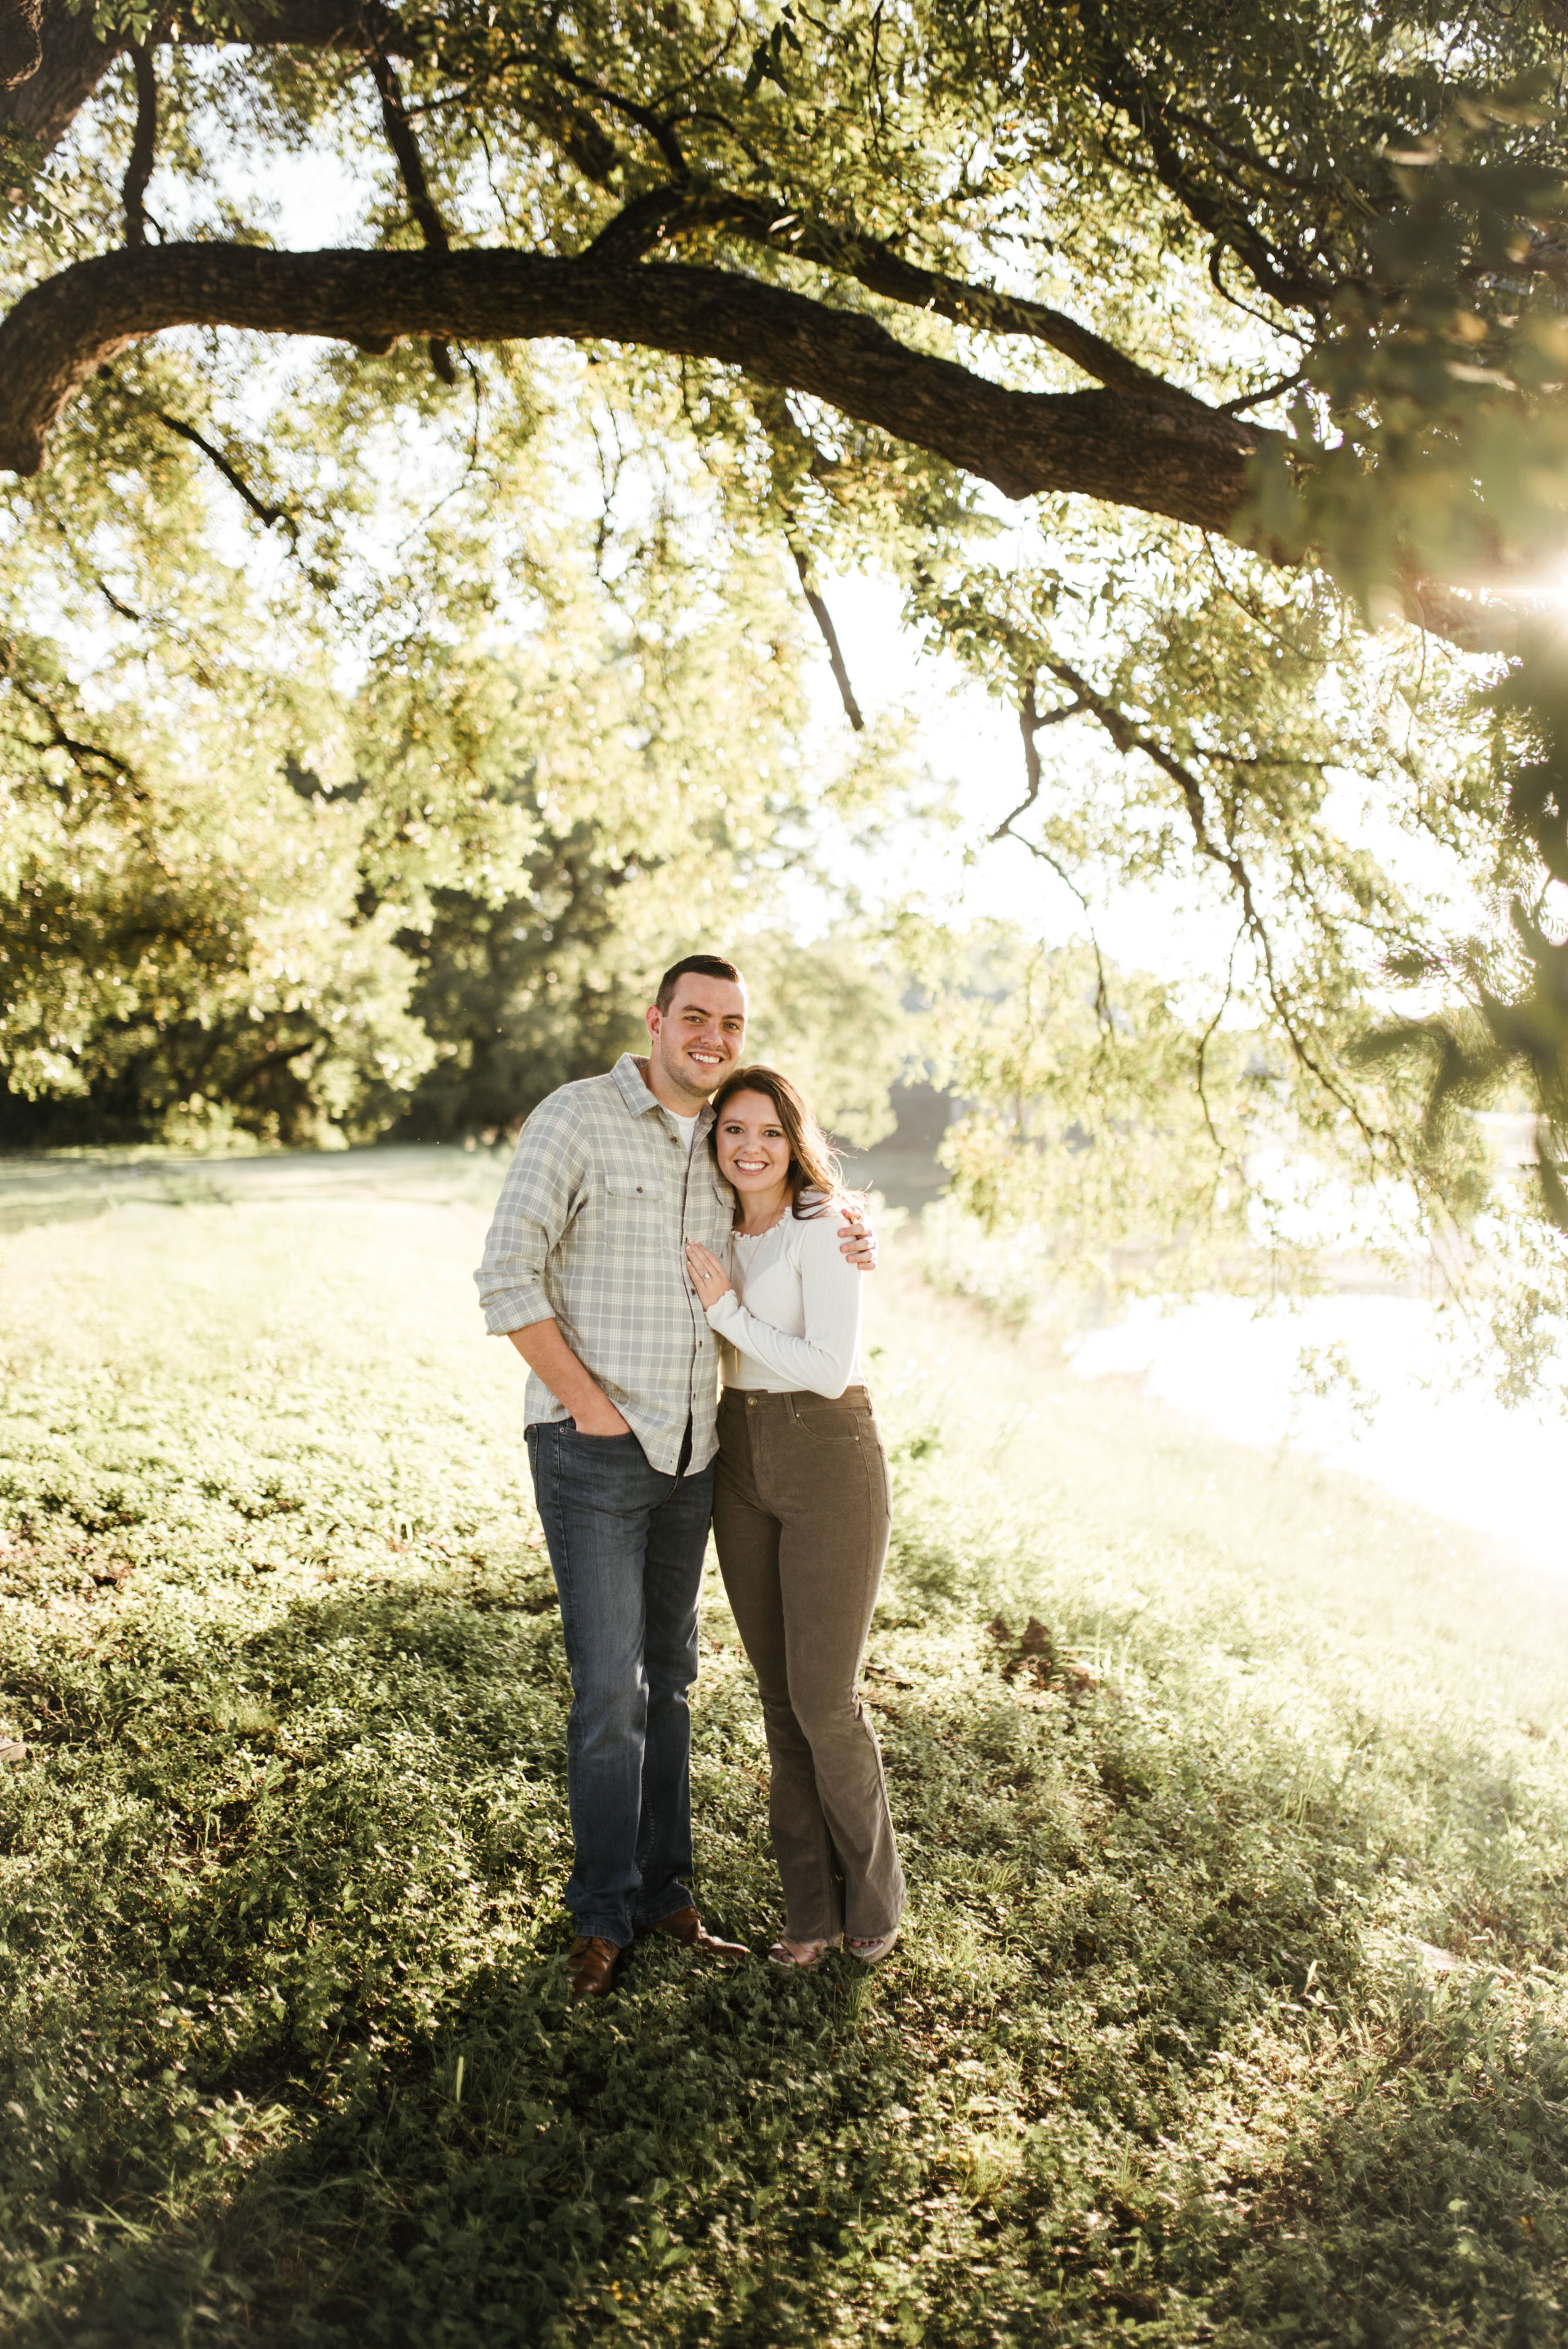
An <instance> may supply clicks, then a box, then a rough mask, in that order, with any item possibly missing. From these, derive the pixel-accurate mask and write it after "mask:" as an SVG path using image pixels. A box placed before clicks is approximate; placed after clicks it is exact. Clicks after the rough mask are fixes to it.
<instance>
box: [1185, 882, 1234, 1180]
mask: <svg viewBox="0 0 1568 2349" xmlns="http://www.w3.org/2000/svg"><path fill="white" fill-rule="evenodd" d="M1246 934H1247V929H1246V924H1245V923H1244V922H1243V925H1242V926H1241V928H1240V929H1239V930H1238V931H1237V932H1236V935H1235V936H1234V937H1233V939H1232V940H1231V953H1230V958H1229V960H1228V961H1227V963H1226V965H1225V991H1224V993H1223V995H1222V997H1221V998H1220V1008H1219V1009H1218V1010H1217V1011H1216V1012H1215V1014H1214V1016H1213V1018H1212V1019H1211V1020H1210V1022H1209V1024H1208V1026H1207V1027H1206V1028H1205V1029H1204V1030H1203V1032H1202V1035H1201V1036H1200V1037H1199V1039H1198V1053H1197V1066H1196V1082H1197V1087H1198V1102H1199V1106H1200V1108H1201V1109H1202V1112H1203V1123H1204V1124H1205V1125H1206V1126H1207V1127H1208V1129H1209V1139H1210V1141H1211V1142H1212V1143H1213V1145H1214V1148H1215V1150H1216V1151H1217V1152H1218V1153H1219V1154H1220V1156H1221V1157H1222V1158H1223V1157H1224V1155H1225V1145H1224V1143H1222V1141H1221V1139H1220V1134H1219V1129H1218V1127H1217V1126H1216V1125H1215V1123H1214V1120H1213V1116H1212V1112H1211V1111H1210V1108H1209V1075H1208V1065H1207V1063H1208V1052H1209V1046H1210V1044H1211V1043H1212V1041H1213V1036H1214V1030H1216V1029H1217V1028H1218V1026H1219V1024H1220V1022H1221V1020H1222V1019H1223V1018H1224V1016H1225V1013H1226V1012H1227V1010H1228V1009H1230V1002H1231V993H1232V989H1233V988H1234V986H1235V979H1236V948H1237V947H1239V946H1240V945H1241V943H1242V940H1243V938H1244V937H1245V936H1246Z"/></svg>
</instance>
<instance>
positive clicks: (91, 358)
mask: <svg viewBox="0 0 1568 2349" xmlns="http://www.w3.org/2000/svg"><path fill="white" fill-rule="evenodd" d="M170 326H236V327H244V328H249V329H251V330H253V331H259V332H261V333H263V334H286V335H321V336H327V337H330V338H332V339H334V340H340V341H345V342H350V343H355V344H356V345H358V346H359V347H361V348H362V349H366V350H370V351H380V352H385V351H387V350H389V349H390V348H391V347H393V345H394V344H395V343H396V342H397V341H398V340H399V339H400V338H401V337H403V336H409V335H418V336H432V335H438V336H452V337H454V338H455V339H460V340H463V341H466V342H500V341H508V340H514V339H515V340H529V339H533V338H537V337H539V336H562V337H565V338H567V339H569V340H573V341H579V342H582V341H593V342H599V341H604V342H618V343H632V344H638V345H641V346H644V347H646V348H649V349H653V350H663V351H670V352H675V353H678V354H681V355H684V356H686V357H693V358H709V359H717V360H719V361H721V362H723V363H724V364H727V365H728V366H732V367H741V368H744V369H745V370H746V371H747V372H748V374H750V375H752V376H754V377H757V378H760V379H761V380H762V381H763V382H766V383H772V384H777V385H779V386H780V387H781V388H786V389H793V390H798V391H801V392H804V393H806V394H808V395H809V396H810V397H811V398H818V399H820V400H823V401H825V402H826V403H827V404H828V405H829V406H830V407H833V408H836V409H840V410H841V412H842V413H843V414H845V415H847V416H851V417H853V418H854V419H856V420H857V421H859V422H861V423H863V424H869V425H871V426H872V427H874V428H876V429H881V430H882V431H885V432H887V433H890V434H892V436H893V437H895V438H896V439H898V440H907V441H909V442H911V443H913V446H914V447H916V448H919V449H924V450H929V451H930V452H931V453H932V454H933V455H934V456H937V457H941V458H944V459H945V460H947V461H948V462H949V463H950V464H953V465H955V466H957V467H958V468H959V469H960V470H961V471H965V472H967V473H970V474H973V475H974V476H975V477H976V478H977V479H979V480H982V481H990V482H992V483H994V484H995V487H996V488H997V489H999V490H1000V491H1002V492H1003V493H1004V494H1005V495H1006V496H1007V497H1010V498H1025V497H1030V496H1033V495H1035V494H1037V492H1042V491H1078V492H1081V493H1082V494H1084V495H1085V496H1088V497H1093V498H1099V499H1103V500H1106V501H1107V502H1110V503H1113V504H1117V505H1124V506H1132V507H1136V508H1139V509H1140V510H1141V511H1143V512H1148V513H1158V514H1165V515H1168V516H1170V517H1171V519H1172V520H1173V521H1176V522H1184V523H1196V524H1197V525H1198V526H1199V527H1200V528H1202V529H1205V530H1218V531H1223V530H1225V529H1226V528H1227V527H1228V525H1229V524H1230V523H1232V521H1233V519H1234V517H1235V515H1236V513H1237V512H1238V510H1239V508H1240V506H1241V504H1242V501H1243V495H1244V493H1245V488H1246V477H1247V466H1248V460H1249V459H1250V457H1251V455H1252V453H1253V450H1254V449H1256V447H1257V446H1258V445H1259V442H1260V440H1261V439H1262V438H1263V437H1264V436H1263V435H1262V434H1261V433H1260V432H1259V430H1258V429H1257V428H1255V427H1253V426H1251V425H1243V424H1239V423H1237V422H1236V421H1235V420H1234V419H1232V418H1230V417H1222V416H1220V415H1217V414H1214V413H1213V412H1212V411H1210V410H1207V409H1202V407H1200V406H1199V404H1198V403H1197V402H1196V401H1185V402H1182V403H1181V405H1180V406H1175V405H1172V404H1171V401H1170V400H1169V399H1165V398H1150V397H1148V396H1147V395H1144V394H1140V393H1134V392H1124V391H1111V390H1096V391H1074V392H1050V393H1047V392H1026V391H1012V390H1009V389H1007V388H1005V387H1004V386H1002V385H999V384H995V383H990V382H988V381H986V379H985V378H984V377H982V376H978V375H975V374H974V373H972V372H971V371H970V370H969V369H967V368H965V367H958V366H955V365H954V363H953V361H951V360H949V359H943V358H934V357H928V356H926V355H925V354H923V353H922V352H918V351H913V350H910V349H909V348H908V347H906V346H905V345H904V344H903V343H900V342H898V341H896V340H895V339H894V337H893V336H892V335H890V334H888V333H887V332H886V331H885V329H884V328H883V327H882V326H879V325H878V324H877V323H876V321H875V320H874V319H872V318H868V317H864V316H861V315H860V314H859V313H857V312H854V311H849V310H839V309H833V308H830V307H829V306H828V305H826V304H824V303H821V302H814V301H810V300H809V299H807V298H806V297H805V296H804V295H799V294H794V293H789V292H788V291H786V290H785V289H783V288H782V287H779V286H774V285H761V284H758V282H757V281H756V280H755V279H753V278H748V277H742V276H740V275H738V274H731V273H728V272H725V271H720V270H712V269H689V268H682V267H677V266H673V265H669V264H661V263H655V264H644V265H642V266H641V267H638V268H634V269H626V268H615V267H606V266H603V264H596V263H591V262H585V261H557V260H551V259H542V258H540V257H537V256H535V255H531V254H518V253H506V252H495V251H486V250H480V251H469V252H464V253H452V254H414V253H353V252H348V253H345V252H334V253H271V252H267V251H265V250H263V249H262V248H260V247H257V246H253V245H227V244H170V245H163V246H160V247H159V248H158V249H157V250H156V251H150V250H148V251H142V252H139V253H114V254H102V255H100V256H99V257H98V258H97V259H95V260H92V261H84V262H78V263H77V264H75V266H74V267H72V268H70V269H67V270H64V271H62V272H61V274H59V275H58V276H57V277H54V278H51V279H49V280H48V281H47V283H46V284H45V285H38V286H35V287H34V288H33V289H32V290H31V291H30V292H29V293H27V294H26V295H23V297H22V299H21V301H20V302H18V303H17V304H16V305H15V309H13V310H12V312H11V313H10V315H9V316H8V317H7V318H6V319H5V322H4V324H3V325H0V467H4V468H5V469H8V470H9V471H14V472H19V473H35V472H36V471H38V470H39V468H40V467H41V465H42V463H43V461H44V454H45V448H46V440H47V437H48V434H49V431H50V429H51V427H52V426H53V424H54V422H55V420H56V419H57V417H58V415H59V414H60V412H61V410H62V409H64V408H65V407H66V406H67V403H68V402H69V401H70V400H71V399H72V398H74V397H75V395H76V393H77V391H78V390H79V388H81V386H82V385H83V384H84V383H85V382H86V380H87V378H88V376H89V375H90V374H91V373H92V371H93V369H94V368H95V367H100V366H102V365H103V364H104V363H105V362H106V361H107V360H108V359H110V358H112V357H114V356H115V354H116V353H117V352H119V351H121V350H123V349H125V347H127V346H128V345H129V344H130V343H134V342H137V341H139V340H140V339H141V338H142V337H143V336H148V335H153V334H158V333H160V331H162V330H163V329H165V328H167V327H170Z"/></svg>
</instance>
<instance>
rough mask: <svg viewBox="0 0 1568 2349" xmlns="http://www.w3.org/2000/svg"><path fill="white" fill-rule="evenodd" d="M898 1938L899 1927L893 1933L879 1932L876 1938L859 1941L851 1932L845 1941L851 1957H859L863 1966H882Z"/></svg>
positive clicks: (894, 1928)
mask: <svg viewBox="0 0 1568 2349" xmlns="http://www.w3.org/2000/svg"><path fill="white" fill-rule="evenodd" d="M897 1939H898V1927H897V1926H896V1925H895V1926H894V1927H893V1929H892V1932H891V1933H882V1934H879V1935H878V1936H877V1938H876V1940H870V1941H857V1940H855V1938H854V1936H853V1935H852V1934H851V1937H850V1939H849V1940H847V1941H846V1942H845V1943H844V1947H845V1949H846V1950H848V1951H849V1953H850V1955H851V1958H859V1960H860V1961H861V1965H862V1966H880V1965H881V1963H882V1960H883V1959H884V1958H885V1957H886V1955H887V1953H888V1951H890V1950H891V1949H892V1945H893V1943H894V1942H895V1941H896V1940H897Z"/></svg>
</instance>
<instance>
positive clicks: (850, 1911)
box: [686, 1068, 903, 1972]
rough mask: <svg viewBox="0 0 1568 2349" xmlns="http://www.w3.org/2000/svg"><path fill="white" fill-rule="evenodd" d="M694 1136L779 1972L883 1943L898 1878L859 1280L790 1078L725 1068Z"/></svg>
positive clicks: (883, 1500) (726, 1530)
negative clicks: (767, 1776)
mask: <svg viewBox="0 0 1568 2349" xmlns="http://www.w3.org/2000/svg"><path fill="white" fill-rule="evenodd" d="M714 1110H715V1117H714V1123H713V1130H712V1132H711V1133H710V1135H709V1137H708V1141H709V1147H710V1148H711V1149H712V1151H713V1153H714V1154H715V1156H716V1158H717V1161H718V1166H719V1171H720V1173H721V1174H724V1175H725V1177H726V1178H727V1181H728V1182H729V1183H730V1184H731V1185H732V1186H733V1188H734V1191H735V1198H736V1220H735V1231H734V1234H733V1236H732V1238H731V1241H730V1258H731V1261H730V1264H729V1265H725V1264H722V1263H721V1262H720V1261H719V1259H718V1257H717V1256H715V1255H713V1254H712V1252H711V1251H710V1250H709V1249H707V1248H705V1247H700V1246H699V1245H698V1244H697V1243H696V1241H695V1240H693V1241H689V1242H688V1243H687V1246H686V1265H687V1269H688V1270H689V1272H690V1274H691V1278H692V1285H693V1287H694V1288H696V1293H697V1296H698V1297H699V1299H701V1301H702V1304H703V1306H704V1309H706V1311H707V1318H708V1321H709V1323H710V1324H711V1326H712V1327H713V1329H714V1330H717V1333H718V1336H719V1339H720V1340H721V1342H722V1350H723V1357H724V1394H723V1397H722V1399H721V1401H720V1403H719V1407H718V1440H719V1451H718V1476H717V1484H716V1486H715V1490H714V1504H713V1530H714V1537H715V1540H716V1541H717V1546H718V1563H719V1568H720V1570H721V1571H722V1573H723V1576H724V1587H725V1589H726V1590H727V1592H728V1594H729V1603H730V1606H731V1607H732V1608H733V1609H734V1611H735V1619H736V1621H737V1623H738V1625H739V1627H740V1636H741V1638H742V1639H743V1640H745V1642H746V1652H747V1654H748V1656H749V1657H750V1659H751V1661H752V1664H753V1666H754V1668H755V1670H756V1672H757V1679H758V1685H759V1687H760V1689H761V1692H762V1713H763V1719H764V1721H765V1723H766V1724H767V1730H768V1751H769V1758H770V1760H771V1763H772V1771H773V1783H772V1789H771V1792H770V1795H769V1823H770V1825H771V1827H772V1831H773V1856H774V1857H775V1859H776V1860H777V1861H778V1864H779V1875H780V1877H781V1878H783V1883H784V1909H785V1917H784V1931H783V1934H782V1936H781V1938H780V1939H779V1940H778V1941H777V1942H776V1943H775V1944H774V1946H773V1948H772V1949H771V1950H769V1953H768V1954H769V1958H770V1959H771V1960H772V1961H773V1963H774V1964H775V1965H777V1966H781V1967H787V1968H794V1969H799V1970H802V1971H808V1972H810V1971H814V1970H815V1969H816V1968H817V1967H818V1966H820V1964H821V1962H822V1960H823V1959H824V1957H825V1956H826V1955H827V1953H828V1951H830V1950H833V1949H837V1948H838V1947H839V1945H840V1943H841V1942H847V1946H848V1948H849V1949H850V1951H851V1952H852V1954H853V1955H854V1956H855V1957H857V1958H859V1959H860V1961H861V1963H862V1964H863V1965H875V1964H876V1963H877V1961H879V1959H882V1958H885V1957H886V1955H887V1953H888V1951H890V1950H891V1949H892V1945H893V1943H894V1941H895V1940H897V1938H898V1922H899V1917H900V1914H901V1912H902V1910H903V1872H902V1870H901V1869H900V1867H899V1862H898V1847H897V1845H896V1843H895V1842H894V1840H893V1831H892V1818H891V1817H890V1816H889V1814H888V1805H887V1790H886V1787H885V1786H884V1785H883V1783H882V1755H881V1754H880V1753H879V1752H878V1750H877V1742H876V1736H875V1733H874V1732H873V1730H872V1725H871V1723H870V1722H869V1721H868V1720H867V1718H866V1715H865V1712H864V1709H863V1707H862V1706H861V1701H860V1698H859V1696H858V1694H857V1693H856V1682H857V1681H858V1679H859V1677H860V1669H861V1656H862V1655H863V1653H864V1651H865V1643H866V1634H867V1632H868V1630H870V1628H871V1619H872V1608H873V1607H874V1606H875V1605H876V1597H877V1586H878V1584H879V1583H880V1581H881V1580H882V1561H883V1559H884V1557H886V1555H887V1537H888V1479H887V1460H886V1456H885V1454H883V1451H882V1440H881V1438H880V1436H879V1435H878V1433H877V1427H876V1422H875V1420H874V1419H873V1418H872V1406H871V1398H870V1396H869V1395H868V1394H867V1392H866V1391H865V1388H864V1387H863V1385H861V1360H860V1345H861V1276H860V1274H859V1273H858V1272H857V1271H856V1270H855V1269H854V1268H853V1267H852V1266H851V1265H849V1264H846V1263H845V1261H844V1259H843V1257H841V1255H840V1253H839V1243H838V1231H837V1226H838V1222H839V1218H838V1216H837V1215H836V1214H834V1213H830V1210H831V1209H835V1208H837V1207H838V1206H841V1205H842V1198H841V1194H840V1192H839V1188H838V1185H837V1182H836V1179H835V1176H836V1170H835V1167H834V1164H833V1161H832V1157H831V1154H830V1152H829V1150H828V1146H827V1143H825V1141H824V1140H823V1138H822V1134H821V1132H820V1128H819V1127H818V1125H817V1123H816V1121H815V1119H814V1118H813V1117H812V1115H811V1113H810V1110H809V1109H808V1108H807V1107H806V1104H805V1102H803V1101H802V1100H801V1098H800V1095H799V1093H798V1092H796V1090H795V1088H794V1086H793V1085H792V1084H791V1083H790V1082H789V1078H788V1077H781V1076H779V1074H778V1073H777V1072H776V1071H774V1070H772V1069H763V1068H750V1069H738V1070H736V1071H735V1072H734V1074H733V1075H732V1076H729V1077H727V1078H726V1080H725V1081H724V1083H723V1084H722V1085H720V1087H719V1089H718V1091H717V1093H716V1094H715V1095H714Z"/></svg>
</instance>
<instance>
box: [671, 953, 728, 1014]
mask: <svg viewBox="0 0 1568 2349" xmlns="http://www.w3.org/2000/svg"><path fill="white" fill-rule="evenodd" d="M688 973H689V975H690V976H691V977H692V978H727V979H731V980H733V982H734V984H735V985H736V986H737V987H744V986H745V984H746V981H745V980H744V979H743V978H741V976H740V973H739V972H738V970H737V969H736V968H735V965H734V964H733V963H732V962H726V961H725V959H724V957H723V956H722V955H687V956H686V957H685V958H684V960H682V961H680V962H673V963H671V965H670V967H669V968H668V970H666V971H665V975H664V977H663V978H661V979H660V981H659V991H658V993H657V995H655V998H654V1001H655V1003H656V1004H657V1006H658V1008H659V1009H660V1010H661V1011H667V1010H668V1009H669V1008H670V1006H671V1004H672V1003H673V1002H674V1001H675V999H676V984H677V983H678V981H679V980H681V979H683V978H686V976H687V975H688Z"/></svg>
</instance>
